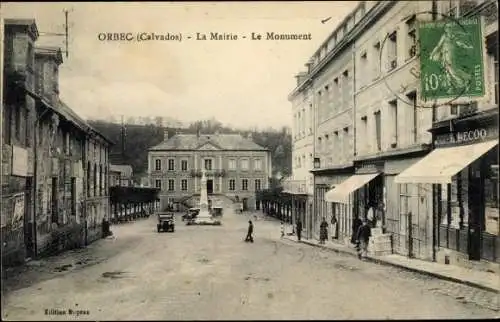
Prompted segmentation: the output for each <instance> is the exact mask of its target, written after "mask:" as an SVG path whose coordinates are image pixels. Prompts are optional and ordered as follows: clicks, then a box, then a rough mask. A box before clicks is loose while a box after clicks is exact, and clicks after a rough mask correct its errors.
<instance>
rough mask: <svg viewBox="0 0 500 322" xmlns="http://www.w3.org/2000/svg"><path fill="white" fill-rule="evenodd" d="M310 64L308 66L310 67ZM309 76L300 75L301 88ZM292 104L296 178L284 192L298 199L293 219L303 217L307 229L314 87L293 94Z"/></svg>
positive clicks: (294, 201)
mask: <svg viewBox="0 0 500 322" xmlns="http://www.w3.org/2000/svg"><path fill="white" fill-rule="evenodd" d="M310 64H311V63H310V62H309V63H307V64H306V66H307V67H308V66H310ZM306 75H307V74H306V73H304V72H302V73H299V74H298V75H297V76H296V79H297V86H300V85H301V84H302V83H303V82H304V80H305V79H304V78H305V76H306ZM288 99H289V101H291V102H292V111H293V125H292V175H291V176H290V177H289V178H287V180H286V181H285V182H284V183H283V188H284V192H286V193H289V194H291V195H293V196H294V199H293V205H292V220H291V223H292V224H294V225H295V223H296V219H297V218H300V220H301V222H302V223H304V227H306V230H307V227H308V226H309V222H310V220H309V219H310V214H311V213H312V196H313V176H312V174H311V173H310V172H309V170H311V168H312V164H313V153H314V149H313V148H314V147H313V144H314V142H313V141H314V136H313V128H314V124H313V121H314V117H313V113H314V111H313V96H312V90H311V88H310V86H305V88H304V89H303V90H301V91H297V92H293V93H292V94H290V96H289V97H288Z"/></svg>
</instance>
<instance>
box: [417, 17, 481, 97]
mask: <svg viewBox="0 0 500 322" xmlns="http://www.w3.org/2000/svg"><path fill="white" fill-rule="evenodd" d="M481 26H482V23H481V18H480V17H472V18H461V19H453V20H448V19H446V20H442V21H432V22H421V23H420V24H419V28H418V32H419V39H420V41H419V44H420V75H421V95H422V98H423V99H424V100H437V99H452V100H453V99H456V98H459V97H482V96H484V95H485V84H484V82H485V75H484V65H483V64H484V62H483V51H484V48H483V47H484V38H483V35H482V30H481Z"/></svg>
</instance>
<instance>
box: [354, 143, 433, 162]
mask: <svg viewBox="0 0 500 322" xmlns="http://www.w3.org/2000/svg"><path fill="white" fill-rule="evenodd" d="M430 150H431V144H423V143H422V144H415V145H413V146H410V147H407V148H402V149H398V150H393V151H384V152H379V153H375V154H371V155H364V156H360V157H357V158H355V159H354V162H362V161H368V160H370V161H372V160H382V159H391V158H398V157H400V156H406V155H410V154H419V153H423V152H428V151H430Z"/></svg>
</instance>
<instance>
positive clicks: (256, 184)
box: [255, 179, 260, 190]
mask: <svg viewBox="0 0 500 322" xmlns="http://www.w3.org/2000/svg"><path fill="white" fill-rule="evenodd" d="M255 190H260V179H255Z"/></svg>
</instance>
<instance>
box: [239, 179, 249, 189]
mask: <svg viewBox="0 0 500 322" xmlns="http://www.w3.org/2000/svg"><path fill="white" fill-rule="evenodd" d="M241 190H244V191H246V190H248V179H241Z"/></svg>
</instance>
